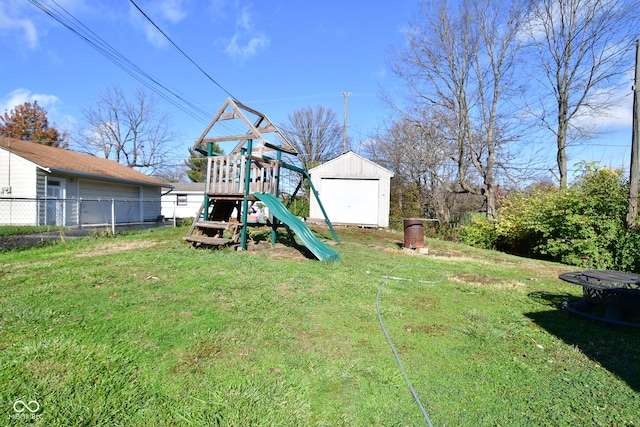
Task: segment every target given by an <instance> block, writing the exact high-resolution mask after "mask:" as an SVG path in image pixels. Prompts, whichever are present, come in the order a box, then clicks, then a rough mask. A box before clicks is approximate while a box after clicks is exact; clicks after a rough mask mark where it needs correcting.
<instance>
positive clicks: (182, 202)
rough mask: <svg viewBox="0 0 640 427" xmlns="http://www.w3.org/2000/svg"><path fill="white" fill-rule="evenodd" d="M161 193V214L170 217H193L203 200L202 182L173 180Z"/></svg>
mask: <svg viewBox="0 0 640 427" xmlns="http://www.w3.org/2000/svg"><path fill="white" fill-rule="evenodd" d="M170 185H171V187H173V188H172V189H171V191H169V192H167V193H164V194H163V195H162V215H163V216H164V217H165V218H166V219H171V218H195V217H196V215H197V214H198V211H199V210H200V206H201V205H202V202H203V201H204V187H205V184H204V182H174V183H171V184H170Z"/></svg>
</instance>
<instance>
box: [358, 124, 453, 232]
mask: <svg viewBox="0 0 640 427" xmlns="http://www.w3.org/2000/svg"><path fill="white" fill-rule="evenodd" d="M442 138H443V136H442V135H440V133H439V130H438V126H437V124H436V122H435V120H429V119H427V118H425V119H424V120H422V121H421V122H418V121H415V120H414V119H412V118H409V117H408V116H404V117H403V118H401V119H400V120H398V121H397V122H394V123H392V124H391V125H390V126H389V127H388V128H387V129H385V130H384V131H383V132H380V133H379V134H378V135H376V137H375V138H373V139H372V140H371V144H370V145H369V146H368V153H367V154H368V157H369V158H371V159H372V160H373V161H375V162H377V163H379V164H380V165H383V166H385V167H386V168H387V169H390V170H392V171H393V172H394V173H395V176H394V178H393V181H392V184H393V185H392V187H393V191H394V193H395V194H394V195H393V197H392V199H393V201H394V203H396V204H397V206H395V207H394V208H393V209H392V210H393V211H395V214H396V215H398V216H400V217H407V216H423V215H427V216H430V217H432V218H437V219H438V220H440V222H441V223H443V224H449V223H450V222H451V219H452V217H451V207H452V205H451V202H452V201H453V197H451V196H452V195H453V193H454V192H455V191H454V190H452V189H453V188H455V187H456V185H455V183H456V182H457V179H456V168H452V167H451V166H452V164H451V162H449V161H448V159H449V158H450V153H447V152H446V149H447V145H446V144H444V143H443V140H442ZM457 190H459V188H457Z"/></svg>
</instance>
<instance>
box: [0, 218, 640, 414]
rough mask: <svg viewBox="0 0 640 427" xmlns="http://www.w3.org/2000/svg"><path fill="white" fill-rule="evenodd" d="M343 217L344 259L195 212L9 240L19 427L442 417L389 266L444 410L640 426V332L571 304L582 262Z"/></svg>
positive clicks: (3, 361)
mask: <svg viewBox="0 0 640 427" xmlns="http://www.w3.org/2000/svg"><path fill="white" fill-rule="evenodd" d="M320 231H321V234H322V235H324V237H328V238H329V237H330V233H328V231H327V230H320ZM337 232H338V235H339V237H340V239H341V243H340V244H338V245H336V246H334V248H335V249H336V250H337V251H338V252H339V254H340V261H339V262H337V263H327V262H320V261H317V260H313V259H307V258H305V257H304V256H303V255H302V253H301V252H300V251H299V250H297V249H296V248H292V247H282V246H281V245H278V247H277V248H275V249H271V248H270V247H269V246H268V245H266V246H265V247H262V248H261V249H258V250H249V251H244V252H242V251H240V252H237V251H233V250H230V249H226V250H219V251H210V250H195V249H192V248H190V247H189V246H186V245H185V244H183V242H182V239H181V237H182V236H183V235H185V234H186V229H185V228H177V229H172V228H163V229H152V230H147V231H143V232H139V233H131V234H127V235H124V236H118V237H115V238H99V239H91V238H85V239H79V240H74V241H66V242H63V243H58V244H52V245H45V246H40V247H36V248H31V249H28V250H12V251H4V252H0V304H1V309H0V316H1V317H0V356H1V357H0V402H1V404H0V425H5V424H6V425H24V424H30V423H32V424H35V425H42V426H70V425H73V426H111V425H112V426H121V425H127V426H174V425H193V426H203V425H221V426H248V425H254V426H419V425H425V424H426V422H425V420H424V418H423V417H422V415H421V412H420V409H419V406H418V404H417V403H416V402H415V401H414V399H413V397H412V395H411V393H410V391H409V388H408V386H407V384H406V382H405V380H404V377H403V375H402V372H401V371H400V369H399V367H398V365H397V363H396V360H395V358H394V356H393V353H392V352H391V349H390V347H389V344H388V343H387V341H386V339H385V337H384V335H383V333H382V330H381V327H380V325H379V323H378V317H377V311H376V295H377V292H378V290H379V289H380V287H381V286H382V284H383V283H385V280H386V279H385V276H386V275H388V274H389V275H391V276H393V277H395V278H396V279H388V280H386V284H385V286H384V288H383V289H382V291H381V294H380V310H381V316H382V319H383V321H384V324H385V327H386V329H387V330H388V332H389V334H390V337H391V339H392V340H393V343H394V346H395V347H396V349H397V350H398V353H399V356H400V358H401V360H402V363H403V365H404V368H405V370H406V372H407V374H408V376H409V378H410V379H411V382H412V384H413V387H414V389H415V391H416V393H417V395H418V396H419V398H420V400H421V402H422V404H423V405H424V407H425V409H426V411H427V413H428V414H429V417H430V419H431V422H432V423H433V425H435V426H634V425H638V426H640V396H639V395H638V393H639V392H640V346H639V345H638V342H639V338H640V330H639V329H629V328H612V327H608V326H605V325H603V324H600V323H597V322H594V321H590V320H588V319H584V318H581V317H576V316H574V315H571V314H570V313H567V312H565V311H563V310H562V309H561V308H560V307H561V302H562V301H563V300H565V299H567V298H569V297H572V296H578V295H579V294H580V292H581V290H580V288H578V287H577V286H575V285H570V284H566V283H564V282H562V281H560V280H559V279H558V274H559V273H561V272H564V271H570V270H572V269H571V268H569V267H566V266H562V265H559V264H552V263H546V262H539V261H533V260H527V259H522V258H516V257H512V256H508V255H505V254H500V253H497V252H491V251H481V250H475V249H472V248H469V247H466V246H461V245H456V244H452V243H447V242H439V241H428V246H429V249H430V251H429V254H428V255H414V254H409V253H407V252H404V251H403V250H402V249H401V248H400V247H399V245H400V244H401V242H402V235H401V234H394V233H389V232H383V231H367V230H361V229H338V230H337ZM390 272H391V273H390ZM400 279H410V280H400ZM18 400H20V401H23V402H25V403H26V404H29V402H32V403H31V404H30V408H31V409H35V408H36V405H37V407H38V409H37V411H36V412H35V413H33V414H32V413H31V412H30V411H29V410H28V409H25V407H24V405H22V404H20V403H19V402H18ZM17 402H18V403H17ZM36 402H37V404H36ZM16 403H17V405H16ZM14 408H15V409H14ZM16 409H18V410H22V412H17V411H16Z"/></svg>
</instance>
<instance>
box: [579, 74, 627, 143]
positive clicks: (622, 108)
mask: <svg viewBox="0 0 640 427" xmlns="http://www.w3.org/2000/svg"><path fill="white" fill-rule="evenodd" d="M621 82H622V84H620V85H619V86H617V87H616V88H615V89H603V90H600V91H597V92H594V93H593V94H592V95H591V96H590V97H589V100H588V101H589V102H590V103H593V104H598V102H600V101H601V100H607V99H612V98H613V99H615V100H616V101H615V103H614V104H613V105H611V106H610V107H609V108H608V109H607V110H604V109H601V110H598V111H597V112H596V111H593V112H585V113H584V114H582V115H579V116H578V117H577V118H576V125H578V126H588V127H594V128H596V129H600V130H610V131H618V130H622V129H627V128H631V124H632V121H633V98H632V96H631V95H632V92H631V85H632V83H633V70H630V71H629V72H627V73H626V74H625V75H623V76H622V79H621ZM626 83H628V84H626Z"/></svg>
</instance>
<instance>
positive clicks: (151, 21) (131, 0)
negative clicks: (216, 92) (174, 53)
mask: <svg viewBox="0 0 640 427" xmlns="http://www.w3.org/2000/svg"><path fill="white" fill-rule="evenodd" d="M129 1H130V2H131V4H132V5H134V6H135V7H136V9H138V11H139V12H140V13H141V14H142V15H143V16H144V17H145V18H147V21H149V22H150V23H151V25H153V26H154V27H156V29H157V30H158V31H160V33H161V34H162V35H163V36H164V37H165V38H166V39H167V40H169V42H170V43H171V44H172V45H173V46H174V47H175V48H176V49H178V51H179V52H180V53H181V54H182V55H183V56H184V57H185V58H187V59H188V60H189V61H190V62H191V63H192V64H193V65H195V66H196V67H197V68H198V70H200V71H201V72H202V74H204V75H205V76H207V78H208V79H209V80H211V81H212V82H213V83H214V84H215V85H216V86H218V87H219V88H220V89H222V90H223V91H224V92H225V93H226V94H227V95H229V96H230V97H231V98H233V100H234V101H238V99H237V98H236V97H235V96H233V95H232V94H231V92H229V91H228V90H227V89H225V88H224V87H223V86H222V85H221V84H220V83H218V82H217V81H216V80H215V79H214V78H213V77H211V76H210V75H209V74H208V73H207V72H206V71H205V70H204V69H202V67H201V66H200V65H198V64H197V63H196V62H195V61H194V60H193V59H191V57H190V56H189V55H187V54H186V53H185V51H184V50H182V49H181V48H180V46H178V45H177V44H176V43H174V41H173V40H171V38H170V37H169V36H168V35H167V34H166V33H165V32H164V31H162V29H161V28H160V27H159V26H158V25H157V24H156V23H155V22H153V20H152V19H151V18H150V17H149V15H147V14H146V13H145V12H144V11H143V10H142V9H141V8H140V6H138V5H137V4H136V2H135V1H133V0H129Z"/></svg>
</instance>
